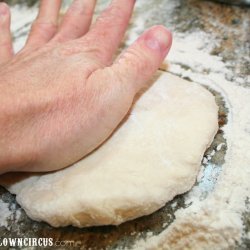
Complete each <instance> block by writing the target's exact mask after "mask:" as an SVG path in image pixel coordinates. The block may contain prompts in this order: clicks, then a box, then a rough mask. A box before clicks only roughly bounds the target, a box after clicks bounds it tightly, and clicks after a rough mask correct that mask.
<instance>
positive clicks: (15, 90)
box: [0, 0, 172, 173]
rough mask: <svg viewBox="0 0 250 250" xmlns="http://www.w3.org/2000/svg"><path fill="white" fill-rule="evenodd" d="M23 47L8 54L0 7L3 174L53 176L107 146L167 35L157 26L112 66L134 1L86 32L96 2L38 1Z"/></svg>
mask: <svg viewBox="0 0 250 250" xmlns="http://www.w3.org/2000/svg"><path fill="white" fill-rule="evenodd" d="M40 2H41V4H40V10H39V14H38V17H37V19H36V20H35V22H34V23H33V25H32V29H31V32H30V35H29V37H28V39H27V43H26V45H25V46H24V48H23V49H22V50H21V51H20V52H19V53H17V54H16V55H14V54H13V50H12V42H11V34H10V27H9V26H10V11H9V8H8V6H7V5H6V4H5V3H0V65H1V66H0V76H1V79H0V148H1V151H0V173H5V172H10V171H52V170H57V169H60V168H64V167H66V166H69V165H70V164H73V163H74V162H76V161H78V160H79V159H81V158H83V157H84V156H85V155H86V154H88V153H90V152H91V151H93V150H94V149H95V148H96V147H98V146H99V145H100V144H101V143H102V142H104V141H105V140H106V139H107V138H108V137H109V136H110V135H111V133H112V132H113V131H114V129H115V128H116V127H117V125H118V124H119V123H120V122H121V120H122V119H123V117H124V116H125V115H126V113H127V112H128V111H129V109H130V106H131V104H132V102H133V98H134V96H135V94H136V93H137V92H138V91H139V90H140V89H141V88H142V87H143V86H144V85H145V83H146V82H147V81H148V80H149V79H150V78H151V77H152V75H153V74H154V72H155V71H156V70H157V69H158V67H159V66H160V64H161V63H162V61H163V60H164V58H165V56H166V55H167V53H168V51H169V49H170V47H171V40H172V39H171V34H170V32H169V31H168V30H166V29H165V28H164V27H163V26H155V27H152V28H151V29H149V30H148V31H146V32H145V33H144V34H142V36H141V37H140V38H139V39H138V40H137V41H136V42H135V43H134V44H133V45H132V46H131V47H130V48H128V49H127V50H126V51H125V52H124V53H122V55H121V56H119V57H118V58H117V59H116V60H115V61H114V62H113V61H112V58H113V55H114V53H115V51H116V49H117V47H118V46H119V43H120V41H121V39H122V37H123V35H124V32H125V30H126V27H127V25H128V22H129V18H130V16H131V13H132V9H133V6H134V3H135V0H113V1H112V3H111V5H110V6H109V7H108V9H106V10H105V11H104V12H103V13H102V14H101V16H100V17H99V19H98V20H97V21H96V23H95V24H94V25H93V26H91V27H90V24H91V19H92V15H93V10H94V6H95V0H75V1H74V2H73V3H72V5H71V6H70V8H69V9H68V11H67V13H66V14H65V16H64V18H63V20H62V22H61V24H60V25H59V27H57V19H58V12H59V9H60V5H61V1H60V0H53V1H51V0H41V1H40Z"/></svg>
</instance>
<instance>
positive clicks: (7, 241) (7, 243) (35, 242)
mask: <svg viewBox="0 0 250 250" xmlns="http://www.w3.org/2000/svg"><path fill="white" fill-rule="evenodd" d="M52 246H53V247H80V246H81V241H74V240H63V241H60V240H54V239H53V238H0V249H1V248H2V247H44V248H46V247H52Z"/></svg>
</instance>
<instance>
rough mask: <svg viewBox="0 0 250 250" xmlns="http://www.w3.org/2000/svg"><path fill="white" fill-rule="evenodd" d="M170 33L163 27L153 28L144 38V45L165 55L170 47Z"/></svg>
mask: <svg viewBox="0 0 250 250" xmlns="http://www.w3.org/2000/svg"><path fill="white" fill-rule="evenodd" d="M171 40H172V37H171V33H170V32H169V31H168V30H167V29H166V28H165V27H163V26H159V27H156V28H153V29H152V30H151V31H149V34H148V35H147V37H146V45H147V46H148V47H149V48H150V49H153V50H159V51H160V52H161V53H162V54H165V53H166V52H167V51H168V50H169V48H170V46H171Z"/></svg>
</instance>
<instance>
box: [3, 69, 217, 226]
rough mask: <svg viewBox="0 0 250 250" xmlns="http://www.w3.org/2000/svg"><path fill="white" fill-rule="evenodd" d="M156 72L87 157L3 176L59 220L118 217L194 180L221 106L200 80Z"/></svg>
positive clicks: (27, 202) (31, 210)
mask: <svg viewBox="0 0 250 250" xmlns="http://www.w3.org/2000/svg"><path fill="white" fill-rule="evenodd" d="M156 78H157V79H155V83H154V84H152V85H151V87H150V88H149V89H147V90H144V93H141V94H140V96H138V97H137V100H136V101H135V104H134V106H133V108H132V110H131V112H130V114H128V116H127V117H126V119H125V120H124V122H123V123H122V125H121V126H119V128H118V129H117V130H116V131H115V133H114V134H113V135H112V137H111V138H109V140H107V141H106V142H105V143H104V144H103V145H102V146H101V147H99V148H98V149H97V150H96V151H94V152H93V153H91V154H90V155H88V156H87V157H85V158H84V159H83V160H81V161H79V162H78V163H76V164H74V165H73V166H71V167H68V168H66V169H63V170H60V171H57V172H54V173H47V174H33V175H31V174H29V175H21V176H17V177H18V178H17V179H16V180H13V179H14V177H13V175H12V176H11V178H7V177H6V178H5V177H4V176H3V177H2V178H1V180H0V183H2V185H4V186H5V187H6V188H7V189H8V190H9V191H10V192H12V193H14V194H16V199H17V201H18V203H19V204H20V205H21V206H22V207H23V208H24V210H25V211H26V213H27V214H28V216H29V217H31V218H32V219H34V220H37V221H46V222H47V223H49V224H50V225H52V226H55V227H59V226H67V225H74V226H77V227H86V226H93V225H108V224H114V225H118V224H120V223H122V222H124V221H127V220H131V219H134V218H136V217H139V216H143V215H147V214H150V213H153V212H154V211H156V210H157V209H159V208H161V207H162V206H164V205H165V203H166V202H167V201H169V200H171V199H173V197H174V196H176V195H177V194H181V193H184V192H186V191H188V190H189V189H190V188H191V187H192V185H193V184H194V182H195V179H196V176H197V173H198V171H199V169H200V165H201V160H202V156H203V154H204V151H205V150H206V148H207V147H208V146H209V145H210V143H211V142H212V140H213V138H214V135H215V134H216V131H217V129H218V121H217V113H218V107H217V105H216V103H215V99H214V96H213V95H212V94H211V93H210V92H209V91H207V90H206V89H204V88H203V87H201V86H199V85H198V84H195V83H191V82H187V81H185V80H182V79H181V78H179V77H176V76H173V75H171V74H168V73H158V75H157V77H156Z"/></svg>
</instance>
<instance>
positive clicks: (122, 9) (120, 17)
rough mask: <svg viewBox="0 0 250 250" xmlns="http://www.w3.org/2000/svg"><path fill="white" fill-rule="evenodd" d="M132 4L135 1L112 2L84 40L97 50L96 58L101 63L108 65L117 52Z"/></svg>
mask: <svg viewBox="0 0 250 250" xmlns="http://www.w3.org/2000/svg"><path fill="white" fill-rule="evenodd" d="M134 3H135V0H113V1H112V3H111V5H110V6H109V8H108V9H106V10H105V11H104V12H103V13H102V14H101V16H100V17H99V18H98V19H97V21H96V23H95V25H94V26H93V27H92V28H91V29H90V31H89V33H88V34H87V36H86V37H85V38H84V39H88V40H89V43H90V44H92V46H93V47H96V48H98V51H99V52H100V53H99V55H98V57H99V60H100V61H101V62H102V63H104V64H107V63H109V62H110V61H111V59H112V57H113V54H114V52H115V51H116V50H117V48H118V46H119V44H120V42H121V39H122V38H123V36H124V33H125V31H126V28H127V26H128V23H129V19H130V17H131V14H132V10H133V7H134Z"/></svg>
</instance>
